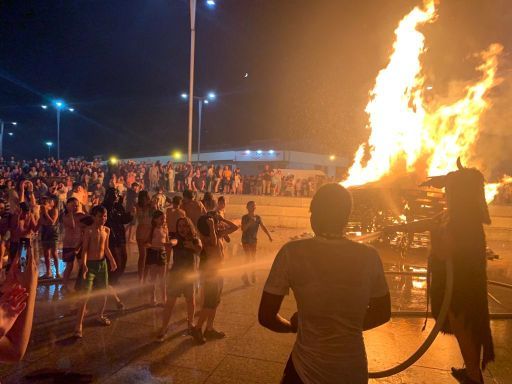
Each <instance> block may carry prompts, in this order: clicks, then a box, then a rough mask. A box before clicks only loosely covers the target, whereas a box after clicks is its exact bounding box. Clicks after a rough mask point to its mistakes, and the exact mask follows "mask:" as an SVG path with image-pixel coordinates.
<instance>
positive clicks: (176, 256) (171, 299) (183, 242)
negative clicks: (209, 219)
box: [158, 217, 202, 341]
mask: <svg viewBox="0 0 512 384" xmlns="http://www.w3.org/2000/svg"><path fill="white" fill-rule="evenodd" d="M176 227H177V232H176V238H177V244H176V246H175V247H174V248H173V262H172V267H171V269H170V271H169V274H168V279H167V297H168V301H167V304H166V305H165V307H164V312H163V316H162V329H161V331H160V333H159V335H158V340H159V341H163V340H164V338H165V335H166V333H167V329H168V327H169V322H170V320H171V315H172V310H173V308H174V305H175V304H176V300H177V299H178V297H180V296H181V295H183V296H185V300H186V302H187V322H188V330H189V333H190V331H191V329H192V328H193V321H194V313H195V295H194V282H195V277H194V273H195V270H196V268H195V257H196V255H199V253H200V252H201V250H202V244H201V240H200V239H199V237H198V235H197V233H196V229H195V227H194V224H192V221H191V220H190V219H189V218H188V217H180V218H179V219H178V221H177V223H176Z"/></svg>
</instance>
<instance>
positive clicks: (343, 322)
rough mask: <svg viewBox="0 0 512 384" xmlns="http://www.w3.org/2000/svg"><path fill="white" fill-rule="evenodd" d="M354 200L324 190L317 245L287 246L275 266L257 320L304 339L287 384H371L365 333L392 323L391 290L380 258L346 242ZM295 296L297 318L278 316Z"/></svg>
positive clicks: (317, 208) (315, 203)
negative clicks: (284, 303)
mask: <svg viewBox="0 0 512 384" xmlns="http://www.w3.org/2000/svg"><path fill="white" fill-rule="evenodd" d="M351 205H352V198H351V196H350V193H349V192H348V191H347V190H346V189H345V188H343V187H342V186H340V185H338V184H328V185H325V186H324V187H322V188H320V189H319V190H318V192H317V193H316V195H315V196H314V197H313V199H312V201H311V208H310V210H311V226H312V229H313V231H314V232H315V237H313V238H311V239H304V240H298V241H292V242H289V243H287V244H285V245H284V246H283V247H282V248H281V250H280V251H279V253H278V254H277V256H276V259H275V260H274V263H273V265H272V268H271V270H270V274H269V277H268V279H267V282H266V284H265V287H264V290H263V295H262V298H261V303H260V308H259V313H258V319H259V322H260V324H261V325H263V326H264V327H266V328H268V329H270V330H272V331H274V332H280V333H290V332H298V336H297V340H296V342H295V345H294V347H293V351H292V354H291V357H290V359H289V360H288V363H287V364H286V367H285V370H284V375H283V379H282V381H281V382H282V383H283V384H291V383H293V384H300V383H326V384H330V383H333V384H334V383H336V384H339V383H346V384H363V383H364V384H366V383H367V382H368V364H367V360H366V352H365V347H364V341H363V334H362V332H363V330H367V329H371V328H374V327H377V326H379V325H381V324H384V323H385V322H387V321H388V320H389V318H390V315H391V303H390V297H389V290H388V287H387V284H386V279H385V277H384V270H383V268H382V263H381V260H380V257H379V255H378V253H377V251H376V250H375V249H373V248H371V247H369V246H366V245H363V244H360V243H356V242H353V241H350V240H348V239H347V238H345V237H344V236H343V231H344V227H345V225H346V224H347V222H348V218H349V215H350V212H351ZM290 288H291V289H292V290H293V293H294V296H295V300H296V301H297V308H298V312H297V313H295V314H294V315H293V316H292V318H291V319H290V321H288V320H286V319H284V318H283V317H281V316H280V315H279V309H280V307H281V303H282V301H283V298H284V296H285V295H287V294H288V292H289V290H290Z"/></svg>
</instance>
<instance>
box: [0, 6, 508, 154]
mask: <svg viewBox="0 0 512 384" xmlns="http://www.w3.org/2000/svg"><path fill="white" fill-rule="evenodd" d="M0 4H1V5H0V117H1V118H3V119H5V120H16V121H18V122H19V125H18V127H17V128H15V130H14V131H15V135H14V136H13V137H7V138H6V143H5V151H6V152H7V153H13V152H14V153H15V154H16V155H18V156H26V157H27V156H31V157H32V156H42V155H44V154H45V151H46V149H45V147H44V144H43V143H44V142H45V141H46V140H53V141H55V135H56V128H55V114H54V111H50V110H47V111H44V110H42V109H41V108H40V105H41V104H42V103H48V102H49V100H51V99H52V98H54V97H60V98H62V99H64V100H66V101H67V102H68V103H69V104H70V105H72V106H73V107H75V108H76V109H77V112H75V113H74V114H71V113H64V114H63V115H62V136H61V142H62V153H63V156H70V155H85V156H91V155H94V154H105V155H110V154H117V155H118V156H139V155H161V154H168V153H170V152H171V150H173V149H178V148H179V149H182V150H185V149H186V127H187V103H186V102H183V101H182V100H181V99H180V97H179V95H180V93H181V92H182V91H186V90H187V89H188V65H189V47H190V32H189V8H188V1H187V0H38V1H31V0H24V1H19V0H11V1H9V0H3V1H2V2H1V3H0ZM416 4H420V2H419V1H414V0H366V1H353V0H345V1H344V0H315V1H311V0H217V6H216V8H215V9H214V10H210V9H208V8H207V7H206V6H205V4H204V2H203V1H202V0H198V15H197V41H196V87H195V89H196V93H199V94H204V93H206V92H207V91H208V90H210V89H212V90H215V91H216V92H217V94H218V100H217V101H216V102H215V103H214V104H210V105H208V106H207V107H206V108H205V113H204V119H203V122H204V125H203V128H204V135H203V143H204V145H203V147H204V148H205V149H207V148H209V149H219V148H231V147H245V146H247V145H248V143H250V142H251V141H257V140H272V141H277V142H278V143H277V144H275V145H276V146H279V147H283V146H287V145H288V146H292V147H296V148H295V149H310V150H312V151H320V152H326V153H338V154H350V153H352V152H353V151H354V149H355V147H356V146H357V145H358V144H359V143H360V142H361V141H363V140H364V139H365V135H367V132H366V131H365V129H364V126H365V124H366V120H367V119H366V115H365V113H364V107H365V105H366V103H367V101H368V91H369V90H370V89H371V88H372V86H373V82H374V79H375V76H376V75H377V73H378V71H379V70H380V69H381V68H383V67H384V66H385V65H386V64H387V58H388V56H389V54H390V52H391V45H392V42H393V40H394V36H393V30H394V29H395V28H396V26H397V23H398V21H399V20H400V19H401V18H402V17H403V16H404V15H405V14H406V13H407V12H409V11H410V10H411V9H412V7H413V6H414V5H416ZM510 8H511V7H510V2H509V1H507V0H444V1H442V2H441V5H440V9H439V14H440V16H439V20H438V21H437V22H436V23H435V24H433V25H431V26H428V27H426V28H425V33H426V36H427V45H428V47H429V51H428V52H427V54H426V56H425V63H426V72H427V76H429V80H431V82H432V83H433V84H434V85H435V89H436V90H439V92H443V91H445V90H446V89H448V86H449V83H450V82H451V81H459V80H460V81H465V80H469V79H472V78H474V77H475V72H474V71H473V70H472V68H473V66H474V64H475V61H474V59H473V58H472V56H471V54H472V53H475V52H478V51H480V50H482V49H484V48H486V47H487V45H488V44H489V43H491V42H494V41H499V42H501V43H503V44H504V45H505V55H504V56H505V60H504V63H505V64H504V67H502V73H503V75H504V76H505V77H506V76H509V74H510V68H511V66H510V65H509V64H507V63H510V58H509V55H510V50H509V49H510V46H511V45H510V43H512V41H511V40H512V38H511V36H512V34H511V32H512V31H511V29H512V27H511V26H512V13H511V10H510ZM246 72H247V73H248V74H249V76H248V78H244V77H243V76H244V74H245V73H246ZM503 89H504V90H502V92H503V93H506V94H508V95H511V94H512V92H508V91H507V88H506V85H504V86H503ZM508 89H509V88H508ZM507 92H508V93H507ZM509 101H510V100H509ZM507 105H510V103H508V104H507ZM509 116H510V115H509ZM500 134H501V133H500ZM279 142H281V143H282V144H281V145H280V144H279ZM285 143H287V144H285ZM269 145H274V144H269ZM194 148H195V144H194ZM263 149H265V148H263ZM292 149H293V148H292Z"/></svg>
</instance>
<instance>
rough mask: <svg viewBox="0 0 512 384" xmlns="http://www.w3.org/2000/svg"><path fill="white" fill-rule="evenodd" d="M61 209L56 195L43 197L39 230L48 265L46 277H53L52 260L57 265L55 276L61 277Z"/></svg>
mask: <svg viewBox="0 0 512 384" xmlns="http://www.w3.org/2000/svg"><path fill="white" fill-rule="evenodd" d="M58 220H59V211H58V208H57V201H56V199H55V198H54V197H43V198H42V199H41V208H40V216H39V225H38V226H39V230H40V232H41V245H42V247H43V254H44V263H45V266H46V275H44V276H43V277H44V278H46V279H51V278H52V269H51V260H50V259H52V260H53V266H54V267H55V277H56V278H57V279H60V277H61V276H60V273H59V260H58V258H57V241H58V239H59V233H58V225H57V221H58Z"/></svg>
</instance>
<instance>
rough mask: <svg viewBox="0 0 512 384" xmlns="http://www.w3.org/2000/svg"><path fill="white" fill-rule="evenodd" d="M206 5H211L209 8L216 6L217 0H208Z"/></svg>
mask: <svg viewBox="0 0 512 384" xmlns="http://www.w3.org/2000/svg"><path fill="white" fill-rule="evenodd" d="M206 5H207V6H208V7H209V8H214V7H215V5H216V4H215V0H206Z"/></svg>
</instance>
